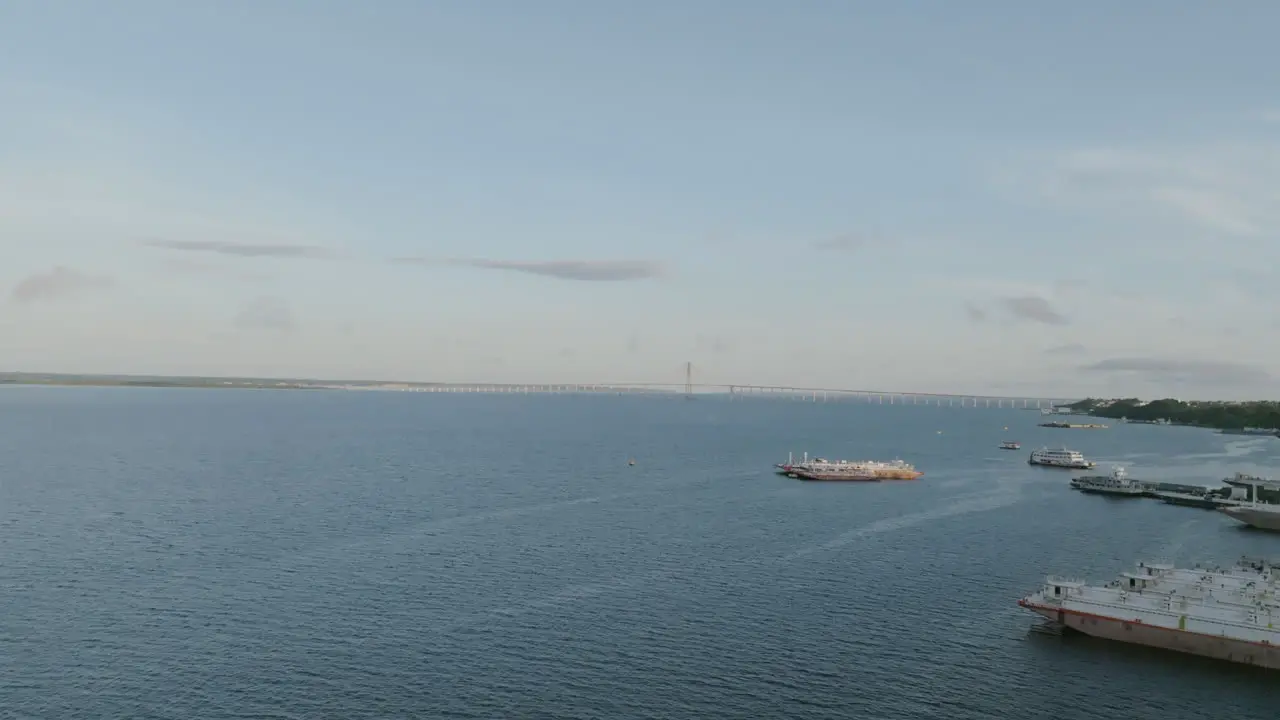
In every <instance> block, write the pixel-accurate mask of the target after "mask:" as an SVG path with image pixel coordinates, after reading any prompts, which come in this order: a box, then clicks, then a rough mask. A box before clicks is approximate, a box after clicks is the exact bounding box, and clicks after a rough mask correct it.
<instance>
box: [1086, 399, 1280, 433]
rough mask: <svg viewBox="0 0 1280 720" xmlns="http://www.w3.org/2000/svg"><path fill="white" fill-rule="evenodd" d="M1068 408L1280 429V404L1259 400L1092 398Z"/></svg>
mask: <svg viewBox="0 0 1280 720" xmlns="http://www.w3.org/2000/svg"><path fill="white" fill-rule="evenodd" d="M1066 407H1068V408H1070V409H1072V410H1075V411H1076V412H1079V413H1082V414H1085V415H1092V416H1094V417H1105V418H1117V419H1118V418H1128V419H1129V420H1146V421H1156V420H1168V421H1169V422H1170V423H1173V424H1175V425H1194V426H1196V427H1207V428H1216V429H1218V430H1240V429H1243V428H1246V427H1250V428H1280V402H1275V401H1271V400H1256V401H1250V402H1226V401H1212V402H1204V401H1191V402H1184V401H1182V400H1174V399H1172V398H1166V399H1164V400H1151V401H1150V402H1144V401H1142V400H1138V399H1137V398H1125V399H1119V400H1103V399H1100V398H1088V399H1085V400H1081V401H1080V402H1077V403H1072V404H1070V405H1067V406H1066Z"/></svg>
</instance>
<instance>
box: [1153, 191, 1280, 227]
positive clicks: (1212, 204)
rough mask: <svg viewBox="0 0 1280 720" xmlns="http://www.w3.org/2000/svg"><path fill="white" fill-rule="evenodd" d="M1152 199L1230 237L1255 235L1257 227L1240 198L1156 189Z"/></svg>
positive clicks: (1220, 194)
mask: <svg viewBox="0 0 1280 720" xmlns="http://www.w3.org/2000/svg"><path fill="white" fill-rule="evenodd" d="M1151 197H1153V198H1154V199H1155V200H1156V201H1157V202H1160V203H1162V204H1164V205H1166V206H1168V207H1170V208H1172V209H1173V210H1175V211H1177V212H1179V213H1181V214H1182V215H1185V216H1186V217H1188V218H1190V219H1192V220H1196V221H1198V222H1199V223H1200V224H1201V225H1204V226H1205V227H1208V228H1210V229H1213V230H1219V231H1221V232H1225V233H1227V234H1230V235H1241V236H1248V235H1257V234H1258V233H1259V232H1260V229H1259V228H1258V225H1257V224H1256V223H1255V222H1254V220H1253V219H1252V218H1251V217H1250V215H1251V213H1250V211H1249V208H1248V207H1245V206H1244V204H1243V203H1242V202H1241V201H1240V199H1239V198H1236V197H1232V196H1230V195H1227V194H1225V193H1223V192H1221V191H1214V190H1205V189H1197V188H1186V187H1157V188H1153V189H1152V191H1151Z"/></svg>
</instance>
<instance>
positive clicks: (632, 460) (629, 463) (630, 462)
mask: <svg viewBox="0 0 1280 720" xmlns="http://www.w3.org/2000/svg"><path fill="white" fill-rule="evenodd" d="M627 464H628V465H635V464H636V461H635V458H632V459H630V460H628V461H627Z"/></svg>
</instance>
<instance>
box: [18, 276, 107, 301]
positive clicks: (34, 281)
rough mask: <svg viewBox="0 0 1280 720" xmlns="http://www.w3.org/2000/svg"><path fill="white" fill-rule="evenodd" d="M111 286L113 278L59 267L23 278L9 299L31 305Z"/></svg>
mask: <svg viewBox="0 0 1280 720" xmlns="http://www.w3.org/2000/svg"><path fill="white" fill-rule="evenodd" d="M110 286H111V278H108V277H103V276H98V275H89V274H86V273H82V272H80V271H79V270H73V269H71V268H68V267H62V266H58V267H55V268H54V269H52V270H50V271H48V272H43V273H37V274H35V275H29V276H27V277H26V278H23V280H22V281H21V282H19V283H18V284H17V285H15V286H14V288H13V292H12V293H11V294H10V296H9V297H10V299H11V300H12V301H13V302H15V303H18V304H22V305H29V304H32V303H39V302H46V301H53V300H59V299H61V298H64V297H69V296H74V295H80V294H82V293H85V292H92V291H96V290H102V289H104V288H107V287H110Z"/></svg>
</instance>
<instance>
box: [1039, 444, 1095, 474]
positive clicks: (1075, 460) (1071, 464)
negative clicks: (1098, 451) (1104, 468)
mask: <svg viewBox="0 0 1280 720" xmlns="http://www.w3.org/2000/svg"><path fill="white" fill-rule="evenodd" d="M1027 463H1028V464H1031V465H1044V466H1046V467H1060V468H1068V469H1071V470H1089V469H1091V468H1093V466H1094V465H1095V463H1094V462H1093V461H1092V460H1086V459H1085V457H1084V455H1082V454H1080V452H1079V451H1078V450H1068V449H1066V448H1062V449H1060V450H1050V449H1049V448H1040V449H1039V450H1032V451H1031V458H1030V459H1029V460H1027Z"/></svg>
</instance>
